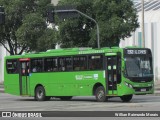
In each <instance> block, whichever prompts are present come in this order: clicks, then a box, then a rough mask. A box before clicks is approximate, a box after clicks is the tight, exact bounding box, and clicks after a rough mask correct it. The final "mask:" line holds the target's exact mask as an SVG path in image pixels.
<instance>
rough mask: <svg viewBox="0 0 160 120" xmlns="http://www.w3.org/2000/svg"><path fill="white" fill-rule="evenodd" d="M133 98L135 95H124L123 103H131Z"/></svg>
mask: <svg viewBox="0 0 160 120" xmlns="http://www.w3.org/2000/svg"><path fill="white" fill-rule="evenodd" d="M132 97H133V95H123V96H121V97H120V98H121V100H122V101H123V102H129V101H131V99H132Z"/></svg>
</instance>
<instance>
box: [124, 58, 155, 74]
mask: <svg viewBox="0 0 160 120" xmlns="http://www.w3.org/2000/svg"><path fill="white" fill-rule="evenodd" d="M125 64H126V74H127V76H128V77H152V76H153V72H152V60H151V57H144V56H138V57H135V56H130V57H126V58H125Z"/></svg>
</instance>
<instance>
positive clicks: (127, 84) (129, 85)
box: [124, 82, 133, 88]
mask: <svg viewBox="0 0 160 120" xmlns="http://www.w3.org/2000/svg"><path fill="white" fill-rule="evenodd" d="M124 83H125V85H126V86H127V87H129V88H133V86H132V85H131V84H129V83H127V82H124Z"/></svg>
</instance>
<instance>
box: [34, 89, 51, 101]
mask: <svg viewBox="0 0 160 120" xmlns="http://www.w3.org/2000/svg"><path fill="white" fill-rule="evenodd" d="M35 99H36V100H37V101H44V100H47V97H46V95H45V89H44V87H43V86H38V87H37V88H36V91H35ZM49 99H50V97H48V100H49Z"/></svg>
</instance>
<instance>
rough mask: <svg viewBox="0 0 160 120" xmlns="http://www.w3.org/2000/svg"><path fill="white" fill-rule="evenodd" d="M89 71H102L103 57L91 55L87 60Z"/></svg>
mask: <svg viewBox="0 0 160 120" xmlns="http://www.w3.org/2000/svg"><path fill="white" fill-rule="evenodd" d="M88 64H89V70H102V69H103V56H102V55H92V56H89V60H88Z"/></svg>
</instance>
